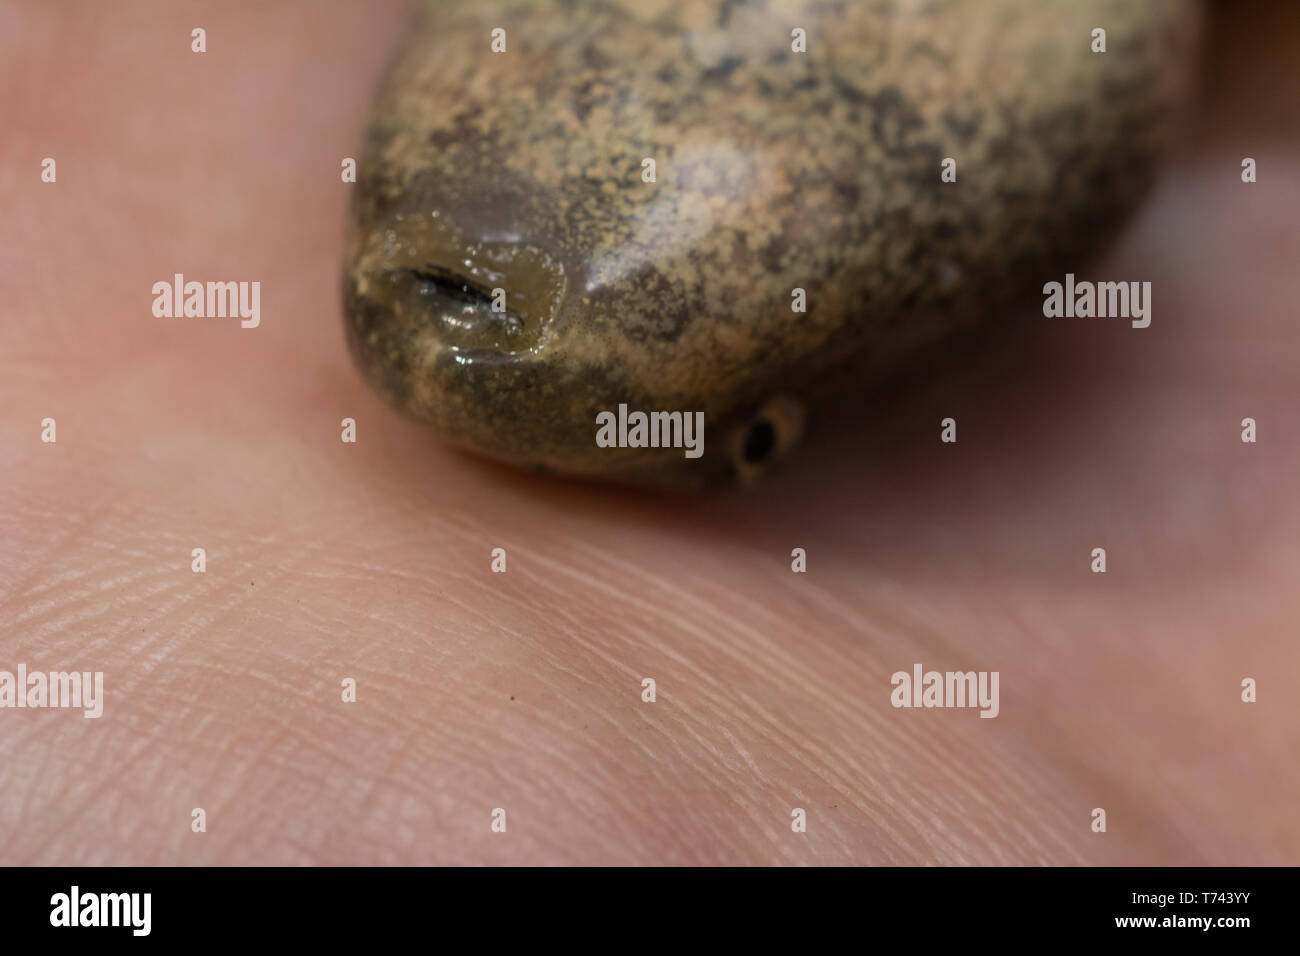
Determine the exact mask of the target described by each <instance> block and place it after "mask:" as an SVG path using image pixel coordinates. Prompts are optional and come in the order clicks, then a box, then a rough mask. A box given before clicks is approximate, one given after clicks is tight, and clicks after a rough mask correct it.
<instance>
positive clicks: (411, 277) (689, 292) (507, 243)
mask: <svg viewBox="0 0 1300 956" xmlns="http://www.w3.org/2000/svg"><path fill="white" fill-rule="evenodd" d="M1195 13H1196V9H1195V7H1194V6H1193V5H1191V4H1189V3H1188V2H1185V0H1142V2H1140V3H1136V2H1131V0H1095V2H1089V3H1077V2H1071V3H1066V2H1052V0H1034V2H1024V0H912V2H907V0H896V2H858V3H854V2H835V0H811V2H803V3H799V2H791V3H782V2H776V0H771V2H762V0H754V2H743V0H732V2H726V3H723V2H676V0H609V2H599V0H575V2H569V3H563V4H557V3H555V2H538V3H531V2H518V3H483V2H472V3H446V2H439V3H434V4H431V5H430V6H429V8H428V9H427V11H426V14H425V16H424V17H423V18H422V20H421V22H420V24H419V25H418V27H415V28H413V31H412V33H411V35H410V37H409V39H408V40H407V42H406V45H405V48H404V50H403V51H402V53H401V55H400V56H399V57H398V59H397V60H396V61H395V63H394V65H393V67H392V69H391V71H390V74H389V76H388V78H387V80H386V83H385V85H384V88H383V90H382V92H381V94H380V96H379V99H378V102H377V105H376V109H375V114H374V120H373V125H372V128H371V131H370V135H369V141H368V143H367V149H366V152H365V156H364V158H363V161H362V163H361V168H360V175H359V182H358V184H357V187H356V193H355V203H354V210H353V222H352V224H351V228H350V238H349V242H348V261H347V263H346V272H345V277H344V285H345V300H346V309H347V330H348V340H349V343H350V346H351V348H352V351H353V354H354V355H355V357H356V359H357V362H358V364H359V366H360V367H361V369H362V371H363V373H364V374H365V375H366V377H367V379H368V380H369V381H370V382H371V383H372V384H373V385H374V386H375V387H376V388H377V389H378V390H379V391H380V392H381V393H382V394H383V395H384V396H385V397H386V398H387V399H388V400H389V401H391V402H392V403H393V404H394V405H396V406H397V407H399V408H401V409H403V410H404V411H406V412H408V413H409V414H411V415H414V416H415V417H417V418H419V419H421V420H423V421H426V422H429V423H430V424H432V425H434V426H435V427H436V428H437V429H438V430H439V431H440V432H442V433H443V434H444V435H446V436H447V437H449V438H450V439H451V440H453V441H455V442H457V443H458V444H461V445H463V446H466V447H469V448H473V449H476V450H478V451H481V452H483V453H486V454H488V455H491V456H494V457H497V458H500V459H504V460H507V461H511V462H515V463H518V464H522V465H528V466H534V467H540V468H545V469H549V470H555V471H560V472H567V473H575V474H594V475H608V476H614V477H618V478H622V479H627V480H634V481H643V482H650V483H656V484H670V485H700V484H706V483H710V482H715V481H720V480H728V479H734V478H735V477H736V476H737V475H740V476H741V477H748V476H750V475H751V474H753V473H756V472H758V471H761V470H762V468H763V467H765V464H766V463H763V464H760V465H757V466H750V465H747V464H745V463H744V461H743V460H741V455H740V449H741V448H742V447H743V442H744V437H745V435H746V434H747V432H748V430H749V428H750V427H751V425H752V424H753V422H754V421H755V419H756V416H766V417H767V418H768V419H769V420H771V421H772V422H773V423H774V424H775V425H776V430H777V441H776V445H775V448H774V452H773V454H772V455H771V456H770V457H771V458H772V459H775V458H779V457H780V456H781V455H782V454H784V453H785V452H786V451H788V450H789V449H790V448H791V447H793V446H794V444H795V443H796V442H797V440H798V438H799V432H800V430H801V422H802V418H803V414H802V410H803V409H804V408H806V407H808V406H809V405H811V404H812V403H814V402H816V401H818V400H820V399H822V398H823V397H824V396H825V394H827V392H828V391H830V390H833V389H835V388H837V387H841V386H842V385H843V384H844V383H846V382H852V383H856V384H858V385H859V386H861V385H866V384H869V383H871V382H874V381H878V380H880V379H881V378H882V377H884V376H887V375H889V374H890V373H892V372H895V371H897V370H898V369H899V368H900V367H902V366H903V365H904V364H905V363H907V362H908V361H909V359H911V358H912V357H914V356H915V355H916V354H917V353H918V351H920V350H922V349H925V348H927V347H929V346H932V345H933V344H934V343H935V342H937V341H939V340H941V339H942V338H943V337H944V336H947V335H949V334H950V333H952V332H954V331H957V330H960V329H962V328H967V327H971V326H973V325H976V324H978V323H981V322H986V321H988V320H989V319H990V318H991V317H994V316H996V315H997V314H998V313H999V311H1000V310H1004V309H1005V306H1006V304H1007V303H1008V302H1010V301H1011V300H1013V299H1014V298H1016V297H1017V296H1019V295H1022V294H1024V293H1025V292H1026V290H1029V289H1034V288H1038V287H1040V286H1041V284H1042V283H1043V282H1045V281H1048V280H1049V279H1052V278H1058V279H1059V278H1060V275H1061V274H1063V272H1064V271H1066V269H1069V268H1076V267H1078V266H1081V265H1083V261H1082V257H1083V256H1085V255H1086V254H1087V253H1088V252H1089V251H1090V250H1092V249H1093V248H1094V247H1095V244H1096V242H1097V241H1098V239H1099V237H1102V236H1104V235H1105V234H1106V233H1107V232H1108V231H1110V230H1111V229H1112V228H1113V226H1114V224H1115V223H1116V222H1117V221H1118V219H1119V218H1120V216H1121V215H1122V214H1123V212H1125V211H1126V210H1127V209H1129V208H1130V207H1131V206H1132V205H1133V203H1134V202H1135V200H1136V199H1137V197H1138V196H1139V195H1140V193H1141V191H1142V190H1143V188H1144V187H1145V185H1146V183H1147V179H1148V176H1149V170H1150V168H1151V160H1152V159H1153V157H1154V154H1155V152H1156V150H1157V148H1158V145H1159V143H1160V141H1161V138H1162V135H1163V132H1164V128H1165V126H1166V125H1167V123H1166V121H1165V120H1166V117H1167V115H1168V112H1169V107H1170V106H1171V104H1172V102H1173V101H1174V100H1175V99H1176V97H1177V96H1178V94H1179V91H1180V88H1181V87H1182V85H1183V82H1182V80H1183V78H1184V77H1186V75H1187V74H1188V72H1189V70H1188V67H1189V65H1190V61H1191V59H1192V56H1191V52H1192V37H1193V35H1194V33H1195V30H1194V22H1193V21H1194V20H1195V19H1196V18H1195V16H1194V14H1195ZM1097 26H1100V27H1104V28H1105V29H1106V31H1107V35H1108V51H1107V52H1106V53H1104V54H1095V53H1093V52H1092V51H1091V49H1090V43H1091V37H1090V34H1091V31H1092V29H1093V28H1094V27H1097ZM493 27H502V28H504V29H505V30H506V31H507V44H508V50H507V52H506V53H503V54H494V53H492V52H491V51H490V39H491V38H490V33H491V30H492V28H493ZM794 27H802V28H804V29H805V30H806V31H807V37H808V52H807V53H794V52H792V51H791V48H790V43H791V39H790V31H791V30H792V29H793V28H794ZM946 156H951V157H954V158H955V159H956V160H957V168H958V181H957V182H956V183H943V182H941V180H940V164H941V160H942V159H943V158H944V157H946ZM645 157H651V158H653V159H654V160H655V161H656V164H657V178H658V181H657V182H656V183H644V182H642V180H641V168H642V166H641V163H642V159H643V158H645ZM1126 278H1127V277H1126ZM498 286H499V287H502V288H505V289H506V290H507V306H508V312H507V313H505V314H504V315H503V314H501V313H493V312H492V311H491V310H490V308H488V306H487V305H486V303H485V302H484V301H483V298H482V296H484V295H488V294H490V290H491V289H492V288H495V287H498ZM795 287H799V288H803V289H805V290H806V291H807V296H808V312H807V313H806V314H795V313H793V312H792V311H791V308H790V302H791V290H792V289H794V288H795ZM476 289H477V290H478V291H475V290H476ZM620 402H624V403H627V404H628V406H629V407H630V408H633V409H642V410H646V411H649V410H655V409H664V410H689V411H703V412H704V413H705V423H706V431H705V439H706V440H705V454H704V457H703V458H700V459H698V460H689V459H686V458H685V457H684V456H683V455H682V452H681V450H680V449H608V448H599V447H597V446H596V444H595V430H596V429H595V416H596V413H597V412H598V411H600V410H603V409H614V408H616V407H617V405H618V404H619V403H620Z"/></svg>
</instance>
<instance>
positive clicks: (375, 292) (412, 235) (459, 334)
mask: <svg viewBox="0 0 1300 956" xmlns="http://www.w3.org/2000/svg"><path fill="white" fill-rule="evenodd" d="M357 241H358V246H359V248H357V249H356V252H355V258H354V260H353V265H352V270H351V274H352V278H353V283H354V285H355V288H354V290H353V291H354V293H355V294H357V295H359V296H360V297H362V298H363V299H365V300H366V302H367V304H368V306H369V310H368V311H369V312H370V313H371V314H372V315H380V316H383V317H384V321H385V322H386V323H387V324H389V326H390V328H389V330H388V331H389V334H390V336H391V335H392V334H394V333H400V335H401V337H402V338H403V339H404V340H408V341H409V339H410V338H412V337H414V338H415V339H417V341H418V343H419V346H420V349H421V351H423V352H425V354H427V355H429V356H430V357H435V356H436V355H438V354H444V353H445V354H446V355H449V356H450V357H452V358H454V359H455V361H457V362H459V363H461V364H467V363H474V362H482V361H493V362H500V361H510V360H522V359H524V358H527V357H528V356H530V355H535V354H537V353H538V352H539V351H540V350H541V349H542V348H543V347H544V346H545V344H546V342H547V341H548V339H549V337H550V333H551V332H552V330H553V326H554V324H555V320H556V317H557V316H558V314H559V310H560V306H561V303H562V302H563V298H564V292H565V287H566V284H567V282H566V275H565V269H564V267H563V265H562V263H561V262H560V261H559V260H558V259H557V258H556V257H555V256H553V255H551V254H550V253H548V252H547V251H546V250H544V249H542V248H541V247H540V246H537V245H535V244H532V243H529V242H526V241H521V240H519V239H517V238H516V237H513V236H503V237H485V238H477V237H472V236H467V235H466V233H465V231H464V230H461V229H459V228H457V227H456V226H454V225H452V224H450V223H449V222H447V221H446V219H445V218H444V217H442V216H440V215H439V214H438V213H436V212H435V213H432V214H429V213H425V214H413V213H408V214H403V215H398V216H395V217H393V219H391V220H390V221H389V222H387V223H385V224H384V225H382V226H381V227H378V228H375V229H373V230H371V231H370V232H369V233H368V234H367V235H365V236H362V237H359V238H358V240H357Z"/></svg>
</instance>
